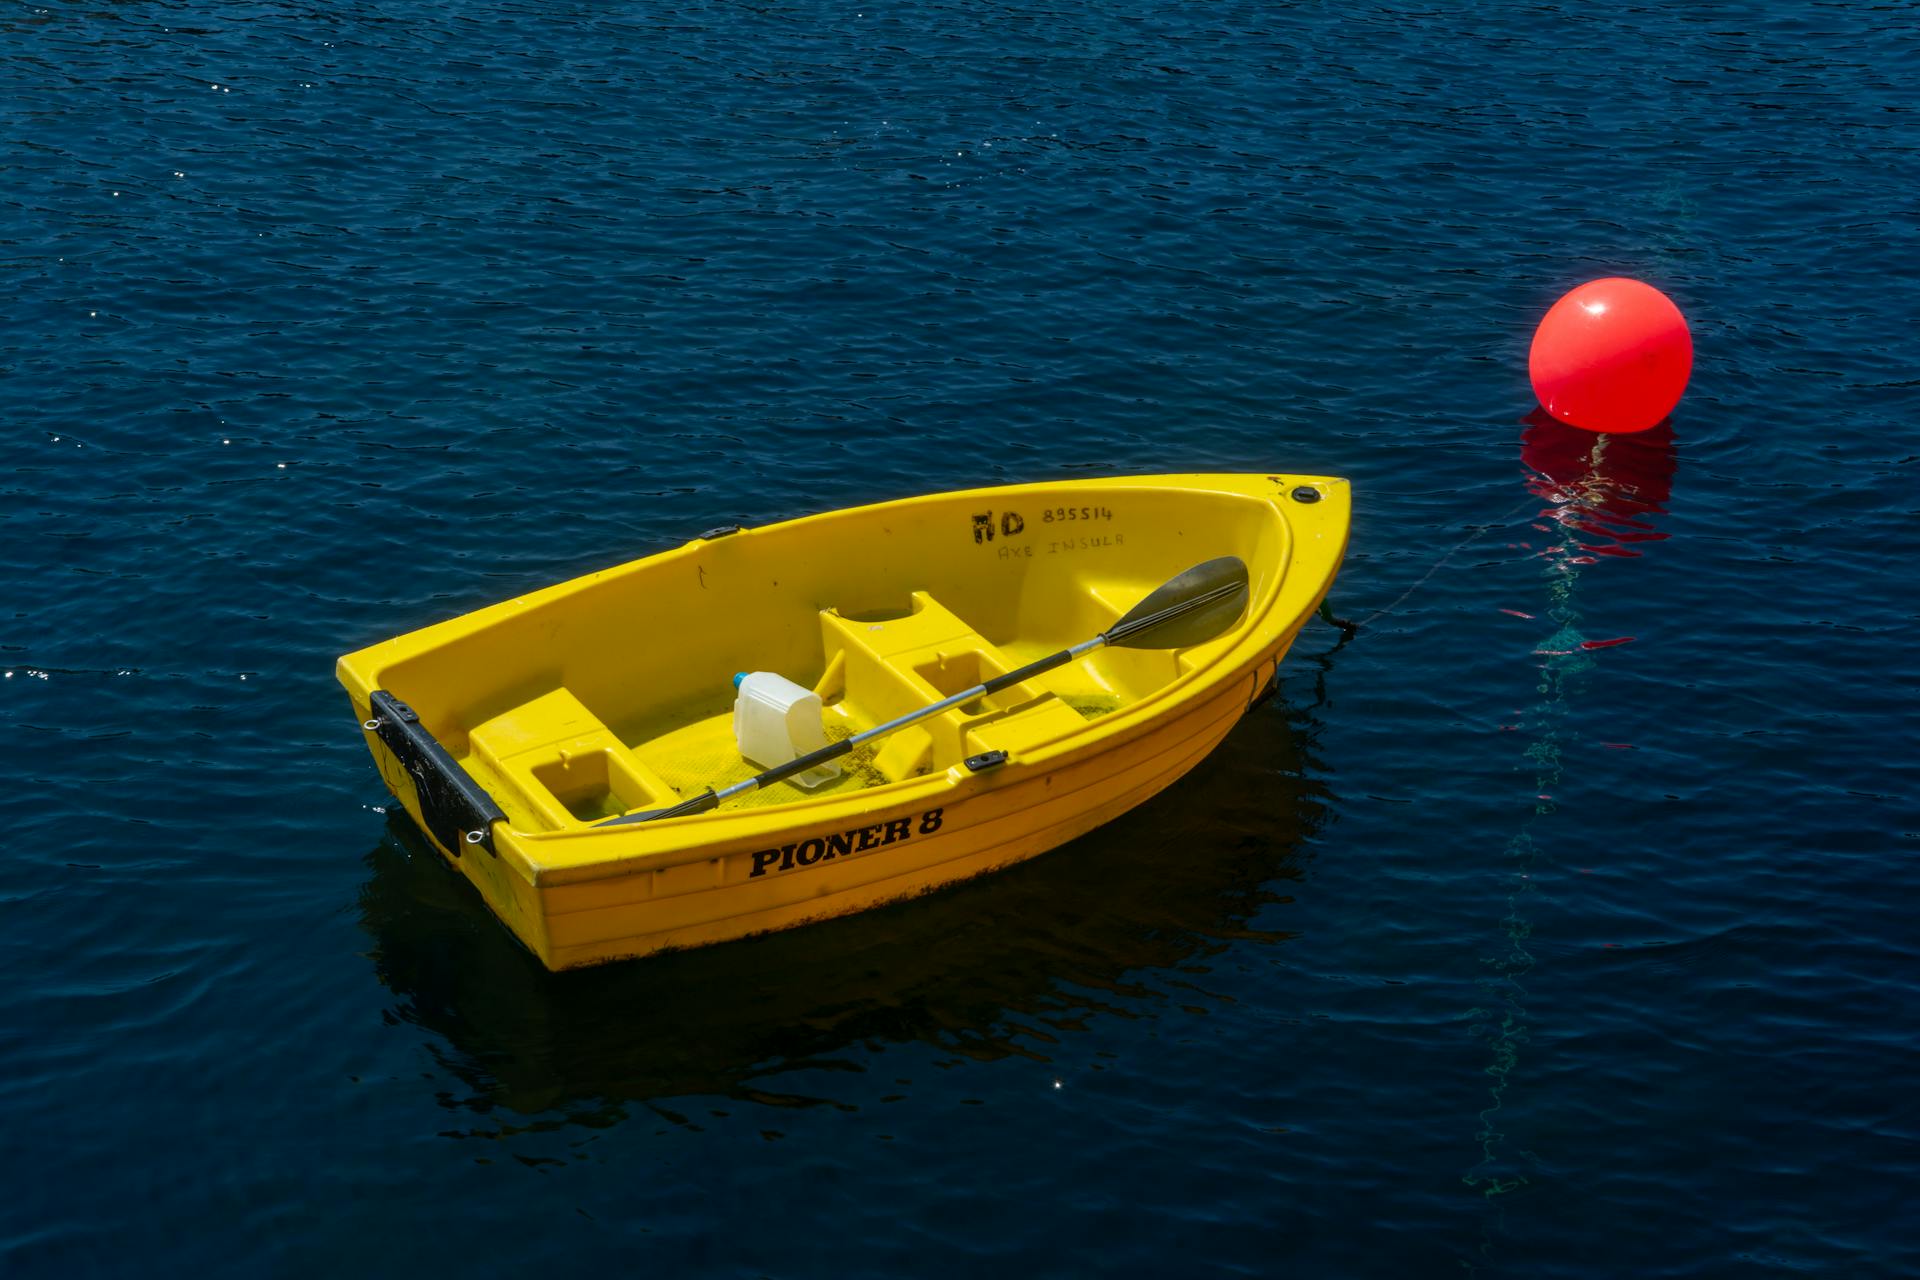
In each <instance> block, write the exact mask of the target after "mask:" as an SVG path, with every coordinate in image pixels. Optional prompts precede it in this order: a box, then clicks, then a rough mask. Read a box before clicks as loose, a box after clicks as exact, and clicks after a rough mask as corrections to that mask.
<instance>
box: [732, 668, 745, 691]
mask: <svg viewBox="0 0 1920 1280" xmlns="http://www.w3.org/2000/svg"><path fill="white" fill-rule="evenodd" d="M746 678H747V673H746V672H744V671H736V672H734V673H733V687H734V688H736V689H738V688H739V687H740V682H741V681H743V680H745V679H746Z"/></svg>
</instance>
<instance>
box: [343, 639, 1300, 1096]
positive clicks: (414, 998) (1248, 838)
mask: <svg viewBox="0 0 1920 1280" xmlns="http://www.w3.org/2000/svg"><path fill="white" fill-rule="evenodd" d="M1289 674H1290V673H1289ZM1282 687H1283V689H1284V688H1285V682H1284V680H1283V685H1282ZM1316 730H1317V723H1316V722H1315V720H1314V719H1313V717H1312V713H1311V712H1310V711H1301V710H1296V709H1294V708H1291V707H1289V706H1287V705H1286V703H1285V701H1284V697H1282V698H1276V699H1274V700H1272V701H1270V702H1268V703H1267V704H1265V705H1264V706H1262V707H1260V708H1257V709H1256V710H1255V711H1253V712H1252V713H1250V714H1249V715H1248V716H1246V717H1245V718H1244V719H1243V720H1242V721H1241V723H1240V724H1239V726H1238V727H1236V728H1235V729H1234V731H1233V732H1232V733H1231V734H1230V735H1229V736H1228V737H1227V739H1226V741H1225V742H1224V743H1223V744H1222V745H1221V746H1220V748H1219V749H1217V750H1216V751H1215V752H1214V753H1213V754H1212V755H1211V756H1209V757H1208V759H1206V760H1204V761H1202V762H1201V764H1200V765H1199V766H1197V767H1196V768H1195V769H1194V771H1193V772H1192V773H1190V774H1188V775H1187V777H1186V778H1185V779H1183V780H1182V781H1180V782H1179V783H1176V784H1175V785H1174V786H1173V787H1171V788H1170V789H1169V790H1168V791H1166V792H1164V793H1162V794H1161V795H1160V796H1158V797H1156V798H1155V799H1154V800H1152V801H1149V802H1148V803H1147V804H1145V805H1143V806H1141V807H1140V808H1139V809H1136V810H1134V811H1133V812H1132V813H1130V814H1128V815H1126V816H1124V817H1122V818H1121V819H1119V820H1117V821H1116V822H1113V823H1110V824H1108V825H1107V826H1106V827H1103V828H1101V829H1099V830H1097V831H1094V832H1092V833H1091V834H1089V835H1086V836H1083V837H1081V838H1080V839H1078V840H1075V841H1073V842H1072V843H1070V844H1067V845H1063V846H1062V847H1061V848H1059V849H1056V850H1054V851H1052V852H1050V853H1046V854H1043V855H1041V856H1040V857H1038V858H1035V859H1032V860H1030V861H1028V862H1025V863H1022V864H1020V865H1018V866H1015V867H1011V868H1008V869H1006V870H1004V871H1000V872H996V873H994V874H992V875H988V876H984V877H981V878H978V879H975V880H971V881H968V882H966V883H963V884H960V885H957V886H954V887H952V888H949V889H946V890H943V891H941V892H939V893H936V894H933V895H930V896H928V897H924V898H920V899H916V900H913V901H909V902H904V903H896V904H893V905H891V906H887V907H882V908H878V909H876V910H872V911H867V912H863V913H861V914H859V915H854V916H849V917H845V918H842V919H838V920H832V921H827V922H823V923H820V924H815V925H809V926H807V927H804V928H800V929H794V930H788V931H785V932H782V933H775V934H768V935H764V936H761V937H756V938H748V939H743V940H741V941H737V942H729V943H725V944H722V945H718V946H712V947H704V948H700V949H697V950H692V951H683V952H672V953H667V954H663V955H656V956H650V957H647V958H644V959H641V960H635V961H628V962H622V963H615V964H610V965H604V966H600V967H597V968H592V969H585V970H572V971H567V972H562V973H557V974H555V973H549V972H548V971H547V970H545V969H544V968H543V967H542V966H541V965H540V963H539V961H538V960H536V959H535V958H534V957H533V956H532V955H530V954H529V953H528V952H526V951H525V950H524V949H523V948H522V947H521V946H520V945H519V943H518V942H516V941H515V940H514V939H513V938H512V936H511V935H510V934H509V932H508V931H507V929H506V928H505V927H504V926H503V925H501V924H500V923H499V922H498V921H496V920H495V919H493V917H492V916H491V915H490V914H489V912H488V910H487V908H486V906H485V905H484V904H483V903H482V901H481V899H480V897H479V895H478V894H477V893H476V892H475V891H474V890H473V888H472V886H471V885H470V884H468V883H467V882H466V881H465V880H464V879H463V878H462V877H461V876H460V875H459V874H458V873H456V872H455V871H453V870H452V869H451V868H450V867H448V866H446V865H445V864H444V863H443V862H442V861H441V859H440V858H439V856H438V854H437V853H435V852H434V850H433V849H432V848H431V846H429V845H428V844H427V843H426V842H425V840H424V839H422V838H421V837H420V836H419V834H418V833H417V832H416V831H415V830H414V828H413V826H412V824H411V823H410V822H409V820H408V819H407V818H406V817H405V816H404V815H396V816H394V817H392V818H390V819H389V821H388V830H387V834H386V836H385V838H384V839H382V840H381V842H380V843H379V845H378V846H376V847H375V848H374V850H373V851H372V852H371V853H370V854H368V855H367V859H366V861H367V865H368V867H369V870H370V872H371V875H370V877H369V878H368V880H367V882H366V884H365V885H364V887H363V889H362V892H361V899H360V912H361V922H362V925H363V927H364V928H365V929H366V931H367V932H368V933H369V934H371V935H372V937H373V940H374V946H373V949H372V951H371V952H370V953H369V954H370V956H371V958H372V960H373V962H374V966H375V970H376V973H377V974H378V976H379V979H380V981H381V982H382V983H383V984H384V985H385V986H386V987H387V988H388V989H389V990H390V991H391V992H392V993H393V995H394V996H395V998H396V1003H395V1004H394V1005H393V1006H392V1007H391V1008H390V1010H389V1012H390V1014H391V1016H392V1017H394V1018H396V1019H400V1020H403V1021H405V1022H410V1023H414V1024H417V1025H419V1026H422V1027H424V1028H426V1029H428V1030H429V1031H431V1032H433V1033H435V1034H436V1035H437V1036H438V1037H440V1039H441V1040H442V1041H444V1045H442V1046H439V1047H437V1048H436V1050H435V1052H436V1053H438V1054H439V1056H440V1058H441V1060H442V1063H443V1065H444V1066H445V1068H446V1069H447V1070H448V1071H449V1072H451V1073H452V1074H454V1075H456V1076H457V1077H458V1078H459V1079H460V1080H461V1081H462V1082H463V1083H464V1084H465V1086H466V1087H467V1088H468V1089H469V1090H470V1091H471V1093H470V1096H469V1097H467V1098H449V1099H448V1100H447V1101H448V1102H449V1105H453V1106H464V1107H468V1108H471V1109H473V1110H476V1111H483V1112H484V1111H489V1110H492V1109H493V1108H495V1107H500V1108H505V1109H508V1110H510V1111H512V1112H515V1113H518V1114H521V1115H534V1114H538V1113H542V1112H550V1111H554V1110H557V1109H573V1110H577V1109H578V1108H580V1107H581V1106H582V1105H583V1104H584V1105H585V1106H587V1107H588V1108H608V1107H612V1108H615V1109H617V1108H618V1106H619V1104H621V1103H623V1102H637V1103H653V1102H656V1101H657V1100H662V1099H668V1098H673V1097H679V1096H694V1095H703V1096H710V1097H711V1096H722V1097H734V1098H738V1099H742V1100H752V1101H759V1102H765V1103H777V1104H785V1105H804V1104H807V1103H819V1102H829V1101H832V1100H830V1099H822V1098H817V1097H800V1096H796V1095H794V1094H791V1093H783V1092H781V1089H780V1085H779V1082H778V1081H777V1080H776V1079H775V1077H777V1076H779V1075H780V1074H782V1073H785V1072H790V1071H795V1070H801V1069H805V1068H808V1067H832V1066H836V1065H838V1066H841V1067H845V1066H848V1065H850V1064H849V1063H848V1062H846V1061H845V1060H844V1058H843V1059H841V1060H840V1061H838V1062H836V1055H844V1054H846V1053H847V1052H848V1051H850V1050H857V1049H858V1048H859V1047H861V1046H870V1045H875V1044H887V1043H908V1042H914V1041H920V1042H924V1043H927V1044H931V1045H934V1046H936V1047H938V1048H939V1049H941V1050H942V1051H944V1052H946V1053H949V1054H952V1055H959V1056H966V1057H972V1058H978V1059H994V1058H1000V1057H1006V1056H1010V1055H1016V1054H1017V1055H1026V1056H1029V1057H1033V1058H1037V1059H1044V1058H1045V1057H1046V1056H1047V1053H1048V1051H1049V1041H1050V1040H1055V1039H1058V1038H1060V1037H1062V1036H1066V1035H1070V1034H1072V1033H1073V1031H1074V1030H1075V1029H1076V1027H1078V1026H1079V1025H1081V1024H1083V1023H1084V1022H1085V1021H1086V1020H1087V1019H1088V1018H1091V1017H1093V1016H1094V1015H1096V1014H1099V1013H1102V1012H1107V1011H1114V1010H1119V1011H1123V1012H1125V1013H1126V1014H1128V1015H1130V1016H1139V1014H1140V1011H1141V1010H1142V1009H1151V1008H1152V1006H1153V1002H1154V1001H1155V1000H1156V999H1166V998H1167V997H1166V996H1165V995H1164V993H1162V992H1161V990H1160V988H1161V987H1162V986H1164V985H1171V983H1170V982H1169V980H1168V979H1166V978H1164V977H1163V978H1162V979H1161V980H1160V981H1159V982H1158V983H1156V982H1155V981H1153V980H1151V978H1150V974H1149V971H1154V970H1161V971H1165V970H1174V969H1179V968H1181V967H1191V966H1195V965H1198V964H1200V963H1203V962H1204V960H1205V958H1206V957H1207V956H1209V955H1210V954H1213V953H1215V952H1218V951H1220V950H1222V949H1224V948H1226V947H1227V946H1230V945H1234V944H1236V943H1239V942H1242V941H1247V940H1251V941H1256V942H1279V941H1282V940H1284V939H1286V938H1287V937H1290V936H1291V935H1290V934H1288V933H1286V932H1284V931H1282V930H1279V929H1276V928H1274V927H1272V925H1273V923H1274V921H1275V917H1274V916H1272V915H1267V916H1266V917H1265V918H1264V919H1260V920H1259V922H1258V923H1256V918H1258V917H1261V916H1262V913H1263V911H1265V910H1266V908H1268V907H1270V906H1273V905H1276V904H1284V903H1286V902H1288V901H1290V900H1291V899H1290V895H1289V894H1288V893H1287V886H1286V882H1287V881H1290V880H1296V879H1298V878H1299V877H1300V875H1301V869H1300V863H1301V858H1302V848H1303V845H1304V844H1305V842H1306V841H1307V840H1308V839H1309V838H1310V837H1311V836H1312V835H1313V834H1314V832H1315V831H1317V830H1318V829H1319V827H1320V826H1321V825H1322V823H1323V822H1324V821H1325V820H1326V814H1327V811H1328V810H1327V804H1326V792H1325V790H1324V788H1323V787H1322V785H1321V784H1320V783H1319V782H1318V781H1317V780H1316V775H1317V774H1318V772H1319V771H1318V770H1317V769H1316V768H1314V767H1313V766H1312V763H1311V759H1310V749H1311V745H1312V740H1313V738H1314V736H1315V734H1316ZM1171 981H1172V982H1178V981H1184V979H1173V980H1171ZM1188 1002H1190V1001H1188ZM808 1083H809V1085H810V1086H811V1085H813V1084H814V1083H815V1082H814V1079H813V1078H811V1077H810V1079H809V1081H808ZM656 1109H657V1108H656ZM574 1118H576V1119H579V1118H581V1117H574Z"/></svg>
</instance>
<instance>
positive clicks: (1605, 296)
mask: <svg viewBox="0 0 1920 1280" xmlns="http://www.w3.org/2000/svg"><path fill="white" fill-rule="evenodd" d="M1692 372H1693V335H1692V334H1690V333H1688V332H1687V321H1686V318H1685V317H1684V316H1682V315H1681V314H1680V308H1678V307H1676V306H1674V305H1673V300H1672V299H1670V298H1668V297H1667V295H1666V294H1664V293H1662V292H1660V291H1659V290H1658V289H1656V288H1654V287H1653V286H1652V285H1649V284H1642V283H1640V281H1638V280H1627V279H1623V278H1621V277H1619V276H1611V277H1608V278H1607V279H1605V280H1592V281H1589V282H1588V283H1586V284H1583V285H1581V286H1580V287H1579V288H1577V289H1575V290H1573V291H1572V292H1571V293H1569V294H1567V296H1566V297H1564V298H1562V299H1560V301H1558V302H1556V303H1554V304H1553V309H1552V310H1551V311H1548V312H1547V315H1546V319H1544V320H1542V321H1541V322H1540V327H1539V328H1538V329H1536V330H1534V334H1533V348H1532V350H1530V351H1529V352H1528V353H1527V375H1528V377H1530V378H1531V379H1532V381H1533V393H1534V394H1535V395H1536V396H1539V397H1540V406H1541V407H1542V408H1544V409H1545V410H1546V411H1547V412H1548V413H1550V414H1552V415H1553V416H1554V417H1556V418H1558V419H1559V420H1560V421H1562V422H1566V423H1571V424H1572V425H1574V426H1576V427H1584V428H1585V429H1587V430H1588V431H1645V430H1646V429H1647V428H1648V427H1651V426H1655V425H1657V424H1658V423H1660V422H1662V421H1664V420H1665V419H1666V416H1667V415H1668V414H1669V413H1672V412H1673V407H1674V406H1675V405H1677V404H1679V403H1680V396H1681V393H1683V392H1684V391H1686V389H1687V378H1688V376H1689V375H1690V374H1691V373H1692Z"/></svg>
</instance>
